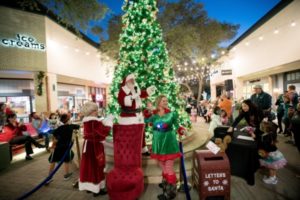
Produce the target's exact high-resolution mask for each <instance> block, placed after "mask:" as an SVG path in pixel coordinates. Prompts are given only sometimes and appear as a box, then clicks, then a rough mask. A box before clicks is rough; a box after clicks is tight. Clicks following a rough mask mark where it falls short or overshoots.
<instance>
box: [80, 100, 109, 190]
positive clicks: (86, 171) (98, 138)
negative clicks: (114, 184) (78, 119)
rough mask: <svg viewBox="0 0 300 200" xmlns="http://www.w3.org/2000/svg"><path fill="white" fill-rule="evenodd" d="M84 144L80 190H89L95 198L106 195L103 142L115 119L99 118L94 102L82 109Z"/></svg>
mask: <svg viewBox="0 0 300 200" xmlns="http://www.w3.org/2000/svg"><path fill="white" fill-rule="evenodd" d="M82 113H83V115H84V116H85V117H84V118H83V130H84V135H83V137H84V142H83V148H82V157H81V162H80V178H79V190H87V191H90V192H92V193H94V196H97V195H99V194H100V195H104V194H106V189H105V176H104V172H103V171H104V168H105V153H104V146H103V143H102V142H103V141H104V140H105V137H106V136H107V135H108V134H109V132H110V130H111V127H112V125H113V117H112V116H109V117H107V118H106V119H104V120H100V119H98V118H97V113H98V106H97V104H96V103H94V102H88V103H86V104H85V105H84V106H83V108H82Z"/></svg>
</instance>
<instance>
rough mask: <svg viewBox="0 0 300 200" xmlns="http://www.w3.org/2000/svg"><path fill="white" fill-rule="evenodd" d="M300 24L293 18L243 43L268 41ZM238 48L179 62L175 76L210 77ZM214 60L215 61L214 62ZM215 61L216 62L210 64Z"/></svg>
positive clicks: (179, 80)
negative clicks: (222, 58) (228, 55)
mask: <svg viewBox="0 0 300 200" xmlns="http://www.w3.org/2000/svg"><path fill="white" fill-rule="evenodd" d="M297 24H299V19H296V20H291V21H290V22H288V23H283V24H281V25H277V26H276V27H274V28H273V29H268V31H266V32H264V33H261V34H259V35H258V36H257V35H256V36H253V37H249V38H247V39H245V41H243V43H242V44H244V45H245V47H250V46H251V45H254V43H255V42H263V41H266V40H267V38H268V36H270V34H273V35H280V34H282V33H283V29H284V28H288V30H290V29H293V28H295V27H296V26H297ZM237 51H238V48H237V47H236V46H235V47H233V48H231V49H227V50H221V51H219V53H213V54H211V56H210V58H207V57H202V58H201V59H198V60H199V62H197V61H196V59H191V61H190V62H188V61H184V62H182V63H183V64H177V65H176V66H175V67H174V69H175V71H176V75H177V77H176V78H175V80H176V81H178V82H185V81H194V82H196V81H198V78H199V77H201V78H209V77H211V76H213V75H214V74H216V73H218V72H219V70H218V69H219V68H220V67H221V66H223V64H222V63H221V64H218V63H217V61H218V59H219V58H221V57H222V56H224V55H226V54H228V53H230V52H237ZM212 61H213V62H212ZM209 63H214V64H209Z"/></svg>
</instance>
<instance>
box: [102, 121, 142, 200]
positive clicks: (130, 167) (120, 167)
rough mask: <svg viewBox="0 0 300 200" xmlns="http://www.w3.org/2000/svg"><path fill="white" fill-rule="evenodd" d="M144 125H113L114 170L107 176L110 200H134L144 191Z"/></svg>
mask: <svg viewBox="0 0 300 200" xmlns="http://www.w3.org/2000/svg"><path fill="white" fill-rule="evenodd" d="M143 131H144V124H134V125H114V127H113V140H114V169H113V170H112V171H110V172H109V173H108V175H107V190H108V194H109V197H110V199H111V200H121V199H122V200H123V199H126V200H135V199H137V198H138V197H139V196H140V195H141V193H142V192H143V189H144V176H143V171H142V169H141V164H142V158H141V150H142V134H143Z"/></svg>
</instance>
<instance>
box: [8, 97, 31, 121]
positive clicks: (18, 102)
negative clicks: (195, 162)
mask: <svg viewBox="0 0 300 200" xmlns="http://www.w3.org/2000/svg"><path fill="white" fill-rule="evenodd" d="M6 103H7V105H8V106H9V107H10V108H11V109H12V110H13V111H15V112H16V113H17V117H18V119H19V120H20V121H23V122H25V123H28V122H29V118H28V116H29V114H30V112H31V111H30V97H7V102H6Z"/></svg>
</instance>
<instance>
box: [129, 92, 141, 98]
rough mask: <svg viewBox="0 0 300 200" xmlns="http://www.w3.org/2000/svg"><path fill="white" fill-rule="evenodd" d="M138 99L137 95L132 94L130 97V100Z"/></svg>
mask: <svg viewBox="0 0 300 200" xmlns="http://www.w3.org/2000/svg"><path fill="white" fill-rule="evenodd" d="M138 97H140V95H139V94H138V93H134V94H133V95H131V99H137V98H138Z"/></svg>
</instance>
